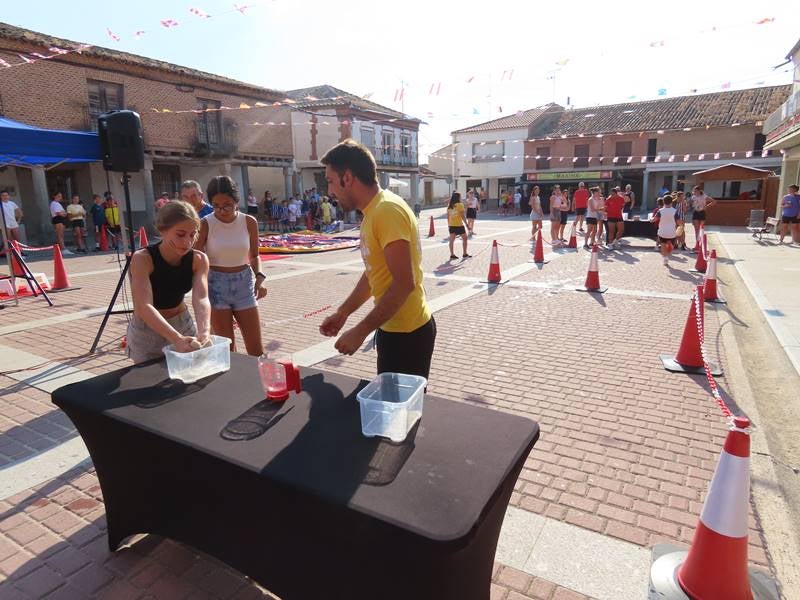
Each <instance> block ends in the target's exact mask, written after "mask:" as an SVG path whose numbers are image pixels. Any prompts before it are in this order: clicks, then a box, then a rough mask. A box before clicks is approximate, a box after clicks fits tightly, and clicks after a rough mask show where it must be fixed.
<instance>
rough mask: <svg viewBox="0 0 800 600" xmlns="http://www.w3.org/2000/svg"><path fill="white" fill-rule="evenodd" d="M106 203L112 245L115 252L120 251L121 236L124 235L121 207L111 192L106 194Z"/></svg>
mask: <svg viewBox="0 0 800 600" xmlns="http://www.w3.org/2000/svg"><path fill="white" fill-rule="evenodd" d="M105 195H106V201H105V203H104V205H103V213H104V214H105V218H106V225H107V228H108V231H109V232H110V233H111V239H112V245H113V246H114V250H118V249H119V244H120V236H121V235H122V226H121V225H120V220H119V206H118V205H117V201H116V200H114V196H113V195H112V194H111V192H106V194H105Z"/></svg>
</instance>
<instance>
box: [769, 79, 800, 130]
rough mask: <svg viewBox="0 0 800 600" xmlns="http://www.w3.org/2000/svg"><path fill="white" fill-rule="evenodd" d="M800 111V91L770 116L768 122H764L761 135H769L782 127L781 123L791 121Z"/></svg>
mask: <svg viewBox="0 0 800 600" xmlns="http://www.w3.org/2000/svg"><path fill="white" fill-rule="evenodd" d="M799 110H800V90H798V91H797V92H795V93H794V94H792V95H791V96H789V99H788V100H787V101H786V102H784V103H783V104H781V105H780V106H779V107H778V108H777V109H776V110H775V111H774V112H773V113H772V114H771V115H770V116H768V117H767V120H766V121H764V126H763V127H762V129H761V133H763V134H764V135H767V134H769V133H770V132H771V131H774V130H776V129H777V128H778V127H780V125H781V123H783V122H784V121H785V120H786V119H789V118H791V117H793V116H794V115H796V114H797V113H798V111H799Z"/></svg>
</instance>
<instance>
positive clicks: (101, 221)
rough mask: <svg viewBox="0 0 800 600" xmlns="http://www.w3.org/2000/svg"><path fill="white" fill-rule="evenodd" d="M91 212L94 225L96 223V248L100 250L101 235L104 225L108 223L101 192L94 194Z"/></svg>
mask: <svg viewBox="0 0 800 600" xmlns="http://www.w3.org/2000/svg"><path fill="white" fill-rule="evenodd" d="M89 214H90V215H92V225H94V250H95V252H97V251H98V250H100V235H101V233H102V230H103V225H105V224H106V209H105V207H104V206H103V199H102V198H101V197H100V194H92V205H91V206H90V207H89Z"/></svg>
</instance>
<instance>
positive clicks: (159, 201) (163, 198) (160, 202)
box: [154, 192, 169, 212]
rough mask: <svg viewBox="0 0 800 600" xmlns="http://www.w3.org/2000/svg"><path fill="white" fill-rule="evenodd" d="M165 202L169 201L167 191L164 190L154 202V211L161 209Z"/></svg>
mask: <svg viewBox="0 0 800 600" xmlns="http://www.w3.org/2000/svg"><path fill="white" fill-rule="evenodd" d="M167 202H169V192H164V193H163V194H161V196H160V197H159V198H158V199H157V200H156V201H155V203H154V206H155V209H156V212H158V211H159V210H161V209H162V208H163V207H164V205H165V204H166V203H167Z"/></svg>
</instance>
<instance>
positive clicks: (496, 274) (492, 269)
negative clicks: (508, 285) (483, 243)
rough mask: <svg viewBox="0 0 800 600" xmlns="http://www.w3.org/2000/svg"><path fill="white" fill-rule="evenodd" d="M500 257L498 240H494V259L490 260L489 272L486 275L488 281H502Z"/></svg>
mask: <svg viewBox="0 0 800 600" xmlns="http://www.w3.org/2000/svg"><path fill="white" fill-rule="evenodd" d="M501 279H502V277H501V276H500V257H499V256H498V253H497V240H494V241H493V242H492V259H491V262H489V274H488V275H487V276H486V283H500V281H501Z"/></svg>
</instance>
